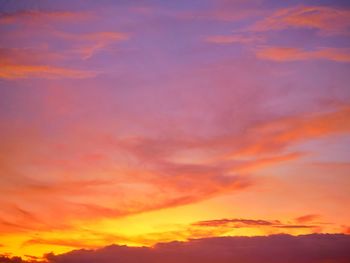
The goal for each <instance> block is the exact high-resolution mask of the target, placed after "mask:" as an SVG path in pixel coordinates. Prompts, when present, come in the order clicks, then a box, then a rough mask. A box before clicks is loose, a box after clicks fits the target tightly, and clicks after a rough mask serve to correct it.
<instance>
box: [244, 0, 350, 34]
mask: <svg viewBox="0 0 350 263" xmlns="http://www.w3.org/2000/svg"><path fill="white" fill-rule="evenodd" d="M287 28H306V29H315V30H318V31H319V32H320V34H324V35H336V34H340V35H347V34H349V29H350V10H348V9H340V8H334V7H327V6H296V7H288V8H282V9H278V10H277V11H275V12H274V13H273V14H272V15H270V16H268V17H267V18H265V19H263V20H262V21H259V22H257V23H256V24H254V25H253V26H251V27H250V30H252V31H269V30H283V29H287Z"/></svg>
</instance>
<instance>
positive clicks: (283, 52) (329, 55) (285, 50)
mask: <svg viewBox="0 0 350 263" xmlns="http://www.w3.org/2000/svg"><path fill="white" fill-rule="evenodd" d="M256 56H257V57H258V58H260V59H265V60H272V61H277V62H283V61H300V60H314V59H322V60H330V61H336V62H346V63H348V62H350V50H349V49H348V48H319V49H316V50H305V49H301V48H293V47H266V48H262V49H258V50H257V52H256Z"/></svg>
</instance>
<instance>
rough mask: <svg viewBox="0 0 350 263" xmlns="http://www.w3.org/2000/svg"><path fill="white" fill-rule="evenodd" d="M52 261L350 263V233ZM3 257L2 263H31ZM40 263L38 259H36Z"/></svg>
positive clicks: (117, 251) (52, 260) (91, 253)
mask: <svg viewBox="0 0 350 263" xmlns="http://www.w3.org/2000/svg"><path fill="white" fill-rule="evenodd" d="M46 260H47V261H48V263H82V262H84V263H96V262H99V263H112V262H118V263H134V262H135V263H136V262H137V263H156V262H167V263H178V262H181V263H197V262H200V263H209V262H210V263H211V262H218V263H234V262H245V263H258V262H259V263H260V262H270V263H280V262H284V263H285V262H288V263H319V262H329V263H330V262H334V263H347V262H350V236H349V235H343V234H311V235H303V236H291V235H272V236H261V237H216V238H205V239H194V240H191V241H188V242H170V243H160V244H157V245H156V246H155V247H153V248H147V247H127V246H117V245H111V246H108V247H105V248H101V249H97V250H84V249H82V250H74V251H71V252H69V253H66V254H61V255H54V254H48V255H46ZM29 262H34V261H25V260H22V259H20V258H17V257H14V258H8V257H5V256H3V257H1V256H0V263H29ZM35 262H38V261H35Z"/></svg>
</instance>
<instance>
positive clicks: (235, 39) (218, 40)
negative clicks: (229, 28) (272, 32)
mask: <svg viewBox="0 0 350 263" xmlns="http://www.w3.org/2000/svg"><path fill="white" fill-rule="evenodd" d="M263 40H264V38H263V37H261V36H243V35H213V36H208V37H206V38H205V41H206V42H209V43H214V44H221V45H225V44H234V43H238V44H250V43H255V42H261V41H263Z"/></svg>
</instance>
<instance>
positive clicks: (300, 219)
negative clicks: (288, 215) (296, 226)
mask: <svg viewBox="0 0 350 263" xmlns="http://www.w3.org/2000/svg"><path fill="white" fill-rule="evenodd" d="M319 217H320V215H315V214H310V215H304V216H300V217H297V218H296V219H295V221H296V222H298V223H307V222H312V221H314V220H315V219H317V218H319Z"/></svg>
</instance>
